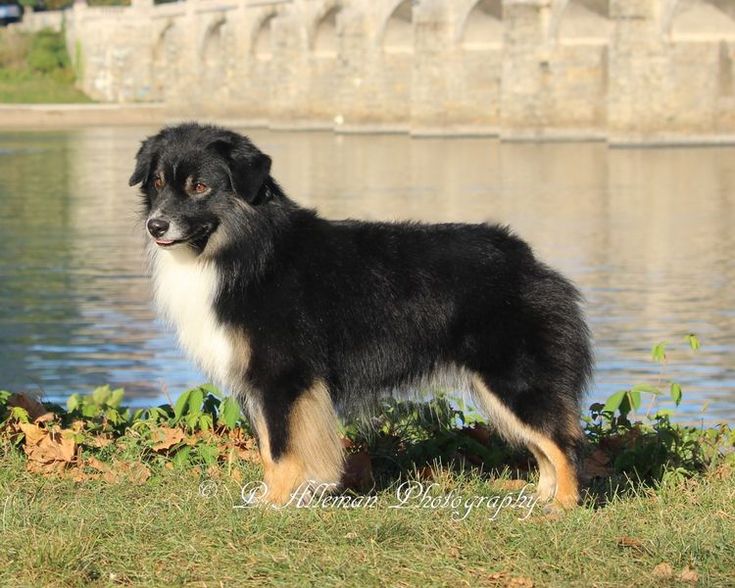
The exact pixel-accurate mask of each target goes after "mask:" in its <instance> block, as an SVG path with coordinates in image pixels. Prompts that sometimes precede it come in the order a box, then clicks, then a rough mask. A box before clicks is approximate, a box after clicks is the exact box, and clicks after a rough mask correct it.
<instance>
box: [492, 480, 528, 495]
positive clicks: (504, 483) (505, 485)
mask: <svg viewBox="0 0 735 588" xmlns="http://www.w3.org/2000/svg"><path fill="white" fill-rule="evenodd" d="M492 485H493V487H494V488H497V489H498V490H505V491H507V492H515V491H516V490H521V489H523V488H525V487H526V486H528V482H526V480H493V482H492Z"/></svg>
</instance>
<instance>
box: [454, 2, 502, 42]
mask: <svg viewBox="0 0 735 588" xmlns="http://www.w3.org/2000/svg"><path fill="white" fill-rule="evenodd" d="M460 42H461V45H462V48H463V49H466V50H470V51H472V50H483V49H492V48H498V47H500V46H501V45H502V44H503V2H502V0H478V2H476V3H475V4H474V5H473V6H472V7H471V8H470V10H469V12H468V13H467V16H466V17H465V20H464V23H463V24H462V27H461V30H460Z"/></svg>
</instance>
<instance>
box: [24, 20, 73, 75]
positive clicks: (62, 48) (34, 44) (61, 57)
mask: <svg viewBox="0 0 735 588" xmlns="http://www.w3.org/2000/svg"><path fill="white" fill-rule="evenodd" d="M28 65H29V66H30V67H31V68H32V69H34V70H35V71H37V72H40V73H44V74H51V73H54V72H55V71H58V70H64V69H67V68H68V67H69V54H68V53H67V51H66V43H65V41H64V36H63V35H62V33H57V32H55V31H52V30H49V29H44V30H42V31H40V32H39V33H37V34H36V35H34V36H33V38H32V40H31V46H30V50H29V51H28Z"/></svg>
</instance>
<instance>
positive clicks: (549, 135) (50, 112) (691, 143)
mask: <svg viewBox="0 0 735 588" xmlns="http://www.w3.org/2000/svg"><path fill="white" fill-rule="evenodd" d="M188 120H199V121H203V122H210V123H215V124H220V125H224V126H232V127H241V128H265V129H269V130H271V131H274V132H332V133H335V134H344V135H363V134H364V135H376V134H377V135H382V134H393V135H409V136H410V137H411V138H415V139H454V138H457V139H459V138H462V139H467V138H473V139H495V140H498V141H501V142H504V143H519V142H523V143H570V142H574V143H578V142H579V143H582V142H584V143H590V142H594V143H606V144H607V146H608V147H610V148H614V149H617V148H666V147H671V148H677V147H726V146H735V134H698V133H687V134H681V133H671V132H661V133H655V134H650V135H618V134H614V135H606V134H605V133H604V132H603V131H601V130H600V129H562V128H554V129H511V130H507V131H506V130H502V129H499V128H498V127H484V126H477V127H473V126H471V125H467V126H461V127H431V128H413V129H412V128H409V126H408V125H406V124H378V123H364V124H360V123H349V124H339V125H338V124H334V123H331V122H327V121H314V120H304V121H269V120H267V119H263V118H257V119H254V118H247V117H235V116H227V115H222V116H215V115H208V114H200V115H191V116H181V115H176V114H173V113H171V112H170V111H169V110H168V109H167V107H166V105H165V104H163V103H145V104H143V103H141V104H111V103H94V104H7V103H6V104H0V132H3V131H41V130H64V129H78V128H88V127H95V126H111V127H114V126H129V125H165V124H175V123H178V122H183V121H188Z"/></svg>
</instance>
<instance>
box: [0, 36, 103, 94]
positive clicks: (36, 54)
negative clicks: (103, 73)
mask: <svg viewBox="0 0 735 588" xmlns="http://www.w3.org/2000/svg"><path fill="white" fill-rule="evenodd" d="M74 80H75V72H74V69H73V68H72V65H71V60H70V59H69V54H68V52H67V49H66V41H65V35H64V33H63V32H56V31H52V30H48V29H45V30H41V31H38V32H36V33H25V32H20V31H18V30H16V28H15V27H13V28H10V29H8V28H5V29H0V102H2V103H15V104H44V103H79V102H91V100H90V98H89V97H87V96H86V95H85V94H84V93H83V92H81V91H79V90H77V89H76V88H75V87H74Z"/></svg>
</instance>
